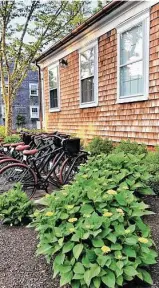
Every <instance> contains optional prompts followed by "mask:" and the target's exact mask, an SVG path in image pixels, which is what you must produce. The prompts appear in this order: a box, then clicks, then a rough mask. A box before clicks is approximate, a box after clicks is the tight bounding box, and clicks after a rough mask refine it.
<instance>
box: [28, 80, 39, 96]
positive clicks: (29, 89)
mask: <svg viewBox="0 0 159 288" xmlns="http://www.w3.org/2000/svg"><path fill="white" fill-rule="evenodd" d="M31 85H36V87H37V94H36V95H35V94H34V95H32V94H31ZM29 95H30V97H38V83H34V82H32V83H29Z"/></svg>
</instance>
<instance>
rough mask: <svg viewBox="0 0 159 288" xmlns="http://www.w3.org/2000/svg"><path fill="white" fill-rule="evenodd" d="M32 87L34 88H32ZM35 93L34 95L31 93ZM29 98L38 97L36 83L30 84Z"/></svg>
mask: <svg viewBox="0 0 159 288" xmlns="http://www.w3.org/2000/svg"><path fill="white" fill-rule="evenodd" d="M32 86H34V88H32ZM33 91H35V93H32V92H33ZM30 96H38V84H37V83H30Z"/></svg>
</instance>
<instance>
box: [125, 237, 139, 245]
mask: <svg viewBox="0 0 159 288" xmlns="http://www.w3.org/2000/svg"><path fill="white" fill-rule="evenodd" d="M125 243H126V244H128V245H136V243H137V238H136V237H128V238H126V240H125Z"/></svg>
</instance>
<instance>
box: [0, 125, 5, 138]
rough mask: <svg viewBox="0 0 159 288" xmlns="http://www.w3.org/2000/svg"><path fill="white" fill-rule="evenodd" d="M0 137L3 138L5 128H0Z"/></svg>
mask: <svg viewBox="0 0 159 288" xmlns="http://www.w3.org/2000/svg"><path fill="white" fill-rule="evenodd" d="M0 137H5V127H4V126H0Z"/></svg>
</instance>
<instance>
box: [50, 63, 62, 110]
mask: <svg viewBox="0 0 159 288" xmlns="http://www.w3.org/2000/svg"><path fill="white" fill-rule="evenodd" d="M55 67H57V73H58V85H57V99H58V107H56V108H50V84H49V112H60V111H61V104H60V69H59V61H58V62H56V63H54V64H52V65H50V66H49V67H48V79H49V71H50V70H52V69H53V68H55ZM48 83H49V81H48Z"/></svg>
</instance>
